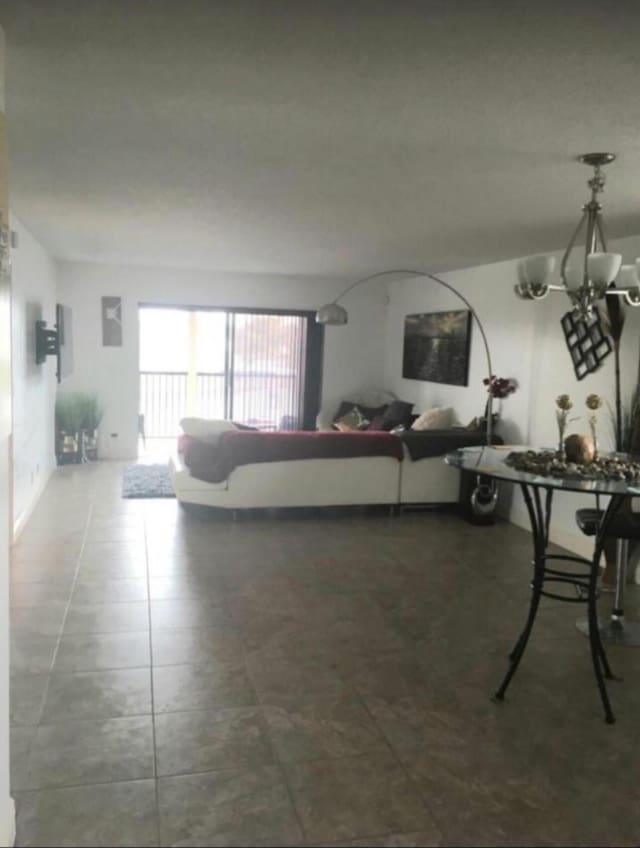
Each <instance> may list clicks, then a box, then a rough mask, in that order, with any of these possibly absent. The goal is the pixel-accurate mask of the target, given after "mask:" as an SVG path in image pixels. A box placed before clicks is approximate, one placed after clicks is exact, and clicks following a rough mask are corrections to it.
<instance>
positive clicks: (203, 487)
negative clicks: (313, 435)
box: [170, 449, 460, 510]
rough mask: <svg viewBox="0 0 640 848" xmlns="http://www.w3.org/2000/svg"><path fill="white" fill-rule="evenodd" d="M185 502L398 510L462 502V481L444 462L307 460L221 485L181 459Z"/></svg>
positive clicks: (178, 482) (239, 472) (176, 467)
mask: <svg viewBox="0 0 640 848" xmlns="http://www.w3.org/2000/svg"><path fill="white" fill-rule="evenodd" d="M170 472H171V478H172V481H173V486H174V489H175V492H176V497H177V498H178V500H179V501H180V502H181V503H186V504H199V505H201V506H212V507H218V508H221V509H232V510H236V509H252V508H261V507H321V506H346V505H363V506H364V505H381V504H388V505H391V506H398V505H402V504H440V503H456V502H457V501H458V497H459V487H460V477H459V472H458V470H457V469H455V468H451V467H450V466H448V465H446V464H445V462H444V459H443V458H442V457H429V458H426V459H420V460H417V461H414V460H412V459H411V458H410V457H409V456H408V454H407V452H406V449H405V458H404V460H403V461H402V462H398V460H397V459H394V458H391V457H386V456H372V457H358V458H353V459H303V460H291V461H288V462H265V463H256V464H252V465H242V466H240V467H238V468H236V469H234V470H233V471H232V472H231V474H230V475H229V477H228V478H227V479H226V480H224V481H223V482H221V483H207V482H204V481H203V480H198V479H197V478H196V477H193V476H192V475H191V473H190V472H189V470H188V469H187V468H186V467H185V466H184V465H183V463H182V461H181V459H180V457H176V458H174V459H172V460H171V461H170Z"/></svg>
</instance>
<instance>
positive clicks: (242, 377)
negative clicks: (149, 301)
mask: <svg viewBox="0 0 640 848" xmlns="http://www.w3.org/2000/svg"><path fill="white" fill-rule="evenodd" d="M139 313H140V414H141V422H142V423H143V425H144V433H145V436H146V437H147V438H151V439H153V438H171V437H174V436H176V435H177V434H178V432H179V422H180V419H181V418H183V417H185V416H198V417H201V418H226V419H229V420H233V421H236V422H238V423H241V424H246V425H249V426H252V427H257V428H258V429H262V430H278V429H287V430H291V429H301V428H302V427H304V426H305V425H307V426H308V422H309V421H312V420H313V418H314V404H315V402H316V401H317V396H318V395H319V377H320V357H321V345H319V344H318V342H317V338H318V337H317V333H318V330H317V329H316V327H315V325H314V324H313V321H312V317H311V316H310V315H309V314H307V313H300V314H297V313H277V312H264V311H248V310H219V309H197V308H164V307H157V306H141V307H140V310H139ZM310 327H311V328H312V330H311V334H312V336H313V337H314V338H315V344H313V343H312V344H311V346H310V345H309V333H310V329H309V328H310ZM314 334H315V335H314ZM312 342H313V339H312ZM310 357H311V358H310ZM310 362H311V363H312V367H310ZM313 363H315V364H313ZM310 373H311V374H315V380H313V381H312V385H311V388H309V385H307V384H308V382H309V381H308V376H309V374H310ZM314 399H315V400H314ZM316 405H317V404H316ZM316 411H317V410H316Z"/></svg>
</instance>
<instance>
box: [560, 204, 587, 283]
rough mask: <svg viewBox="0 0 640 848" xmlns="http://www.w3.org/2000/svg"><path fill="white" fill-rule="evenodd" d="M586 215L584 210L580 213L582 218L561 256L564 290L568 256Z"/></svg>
mask: <svg viewBox="0 0 640 848" xmlns="http://www.w3.org/2000/svg"><path fill="white" fill-rule="evenodd" d="M587 215H588V211H587V209H586V208H585V209H584V211H583V213H582V217H581V218H580V220H579V221H578V226H577V227H576V228H575V230H574V231H573V235H572V236H571V238H570V239H569V244H568V245H567V249H566V250H565V252H564V254H563V255H562V261H561V263H560V277H561V278H562V282H563V283H564V287H565V289H566V288H567V278H566V270H567V263H568V262H569V256H570V255H571V251H572V250H573V248H574V245H575V243H576V239H577V238H578V236H579V235H580V230H581V229H582V225H583V224H584V222H585V221H586V220H587Z"/></svg>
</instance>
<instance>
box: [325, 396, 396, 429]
mask: <svg viewBox="0 0 640 848" xmlns="http://www.w3.org/2000/svg"><path fill="white" fill-rule="evenodd" d="M352 409H357V410H358V411H359V412H360V414H361V415H362V416H363V418H366V419H367V420H368V421H373V419H374V418H377V417H378V416H379V415H384V413H385V412H386V410H387V405H386V404H384V405H383V406H363V405H362V404H361V403H355V401H352V400H343V401H342V403H341V404H340V407H339V409H338V411H337V412H336V414H335V416H334V419H333V423H334V424H335V423H336V421H338V419H340V418H344V416H345V415H348V414H349V412H351V410H352Z"/></svg>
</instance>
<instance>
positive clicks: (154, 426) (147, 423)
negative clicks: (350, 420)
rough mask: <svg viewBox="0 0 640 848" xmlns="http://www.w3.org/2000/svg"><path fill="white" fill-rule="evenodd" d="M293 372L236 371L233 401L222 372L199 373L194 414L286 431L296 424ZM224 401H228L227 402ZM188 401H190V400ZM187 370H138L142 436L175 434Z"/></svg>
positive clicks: (185, 401)
mask: <svg viewBox="0 0 640 848" xmlns="http://www.w3.org/2000/svg"><path fill="white" fill-rule="evenodd" d="M298 383H299V378H298V376H297V375H296V374H275V373H272V372H236V373H235V374H234V376H233V381H232V385H233V389H232V392H233V398H232V403H231V402H230V401H229V400H228V399H227V386H226V377H225V374H224V373H221V372H198V373H197V374H196V384H195V406H196V410H195V412H193V413H191V414H195V415H197V416H199V417H201V418H227V417H230V416H229V415H228V412H227V410H228V408H231V409H232V410H233V412H232V415H233V419H234V420H235V421H238V422H239V423H241V424H248V425H250V426H252V427H258V428H259V429H261V430H279V429H280V430H282V429H285V430H290V429H297V428H298V427H299V426H300V411H299V410H300V390H299V386H298ZM228 404H229V405H228ZM192 405H193V404H192ZM188 407H189V397H188V374H187V372H186V371H141V372H140V412H141V413H142V415H144V429H145V435H146V436H147V438H167V437H173V436H177V435H178V433H179V432H180V427H179V422H180V419H181V418H184V417H185V416H186V415H187V414H189V413H188Z"/></svg>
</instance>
